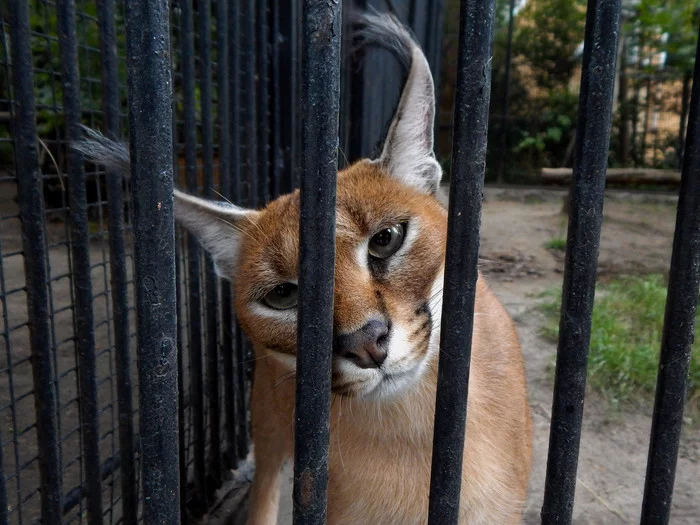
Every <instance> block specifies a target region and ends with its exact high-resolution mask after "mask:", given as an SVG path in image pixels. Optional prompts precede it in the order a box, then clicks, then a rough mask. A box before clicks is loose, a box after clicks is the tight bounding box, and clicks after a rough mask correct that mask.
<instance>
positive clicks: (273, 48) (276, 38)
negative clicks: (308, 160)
mask: <svg viewBox="0 0 700 525" xmlns="http://www.w3.org/2000/svg"><path fill="white" fill-rule="evenodd" d="M270 33H271V34H270V57H271V60H270V83H271V85H272V90H273V93H274V94H273V96H272V97H271V102H272V111H271V112H270V128H271V137H272V138H271V142H270V149H271V155H270V160H271V165H270V198H271V199H276V198H277V197H279V195H280V183H281V181H280V178H281V176H282V169H283V166H284V159H283V157H282V144H281V133H280V131H281V130H280V123H281V113H282V107H281V106H280V98H281V97H280V96H281V94H282V84H281V83H280V6H279V3H278V2H275V1H274V0H273V1H271V2H270Z"/></svg>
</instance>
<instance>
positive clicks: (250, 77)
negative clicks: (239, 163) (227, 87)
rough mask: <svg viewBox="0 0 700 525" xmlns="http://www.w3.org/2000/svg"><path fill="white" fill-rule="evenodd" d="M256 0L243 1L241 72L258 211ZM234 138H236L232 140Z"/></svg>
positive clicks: (251, 190) (251, 200) (251, 188)
mask: <svg viewBox="0 0 700 525" xmlns="http://www.w3.org/2000/svg"><path fill="white" fill-rule="evenodd" d="M255 7H256V0H243V1H242V2H241V12H240V18H239V19H240V20H242V22H243V23H242V24H241V37H242V38H241V40H240V41H239V42H240V43H243V44H244V46H243V49H244V50H243V52H242V56H243V60H242V61H241V70H242V74H243V86H241V87H242V89H243V92H244V93H245V99H244V102H243V107H244V108H245V113H244V115H245V118H244V122H245V123H246V127H247V128H248V129H247V132H246V133H245V136H246V139H247V140H246V141H245V145H246V159H245V161H246V167H247V173H246V180H247V181H248V192H247V195H248V198H247V200H246V204H247V205H248V206H250V207H251V208H256V207H257V205H258V177H257V175H258V162H257V156H258V154H259V153H258V140H257V133H258V131H257V129H258V128H257V126H258V124H259V123H258V114H257V93H256V89H257V85H256V82H255V71H256V68H255V66H256V62H255V50H256V40H257V35H256V31H255V29H256V28H255V19H256V9H255ZM232 138H233V137H232Z"/></svg>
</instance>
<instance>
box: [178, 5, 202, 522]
mask: <svg viewBox="0 0 700 525" xmlns="http://www.w3.org/2000/svg"><path fill="white" fill-rule="evenodd" d="M180 9H181V15H180V16H181V18H180V22H181V25H180V34H179V38H180V45H181V50H180V62H181V65H182V70H181V72H182V95H183V109H184V115H183V117H184V118H183V120H184V130H183V131H184V135H185V177H186V180H187V189H188V190H189V191H190V192H191V193H193V194H196V193H197V192H198V183H197V120H196V113H195V103H196V102H195V93H194V91H195V69H194V14H193V9H192V0H181V2H180ZM200 264H201V255H200V253H199V242H198V241H197V239H196V238H195V236H194V235H187V281H188V293H189V323H188V325H187V330H188V332H189V342H190V345H189V351H188V353H189V358H190V403H191V404H192V432H193V437H194V443H193V445H192V447H193V450H194V496H193V498H192V499H193V500H194V504H195V505H201V506H202V508H204V507H206V501H207V497H206V494H207V488H206V460H205V446H206V432H205V428H204V381H203V375H204V370H203V366H202V359H203V356H202V292H201V282H200V276H201V267H200ZM198 510H199V509H198Z"/></svg>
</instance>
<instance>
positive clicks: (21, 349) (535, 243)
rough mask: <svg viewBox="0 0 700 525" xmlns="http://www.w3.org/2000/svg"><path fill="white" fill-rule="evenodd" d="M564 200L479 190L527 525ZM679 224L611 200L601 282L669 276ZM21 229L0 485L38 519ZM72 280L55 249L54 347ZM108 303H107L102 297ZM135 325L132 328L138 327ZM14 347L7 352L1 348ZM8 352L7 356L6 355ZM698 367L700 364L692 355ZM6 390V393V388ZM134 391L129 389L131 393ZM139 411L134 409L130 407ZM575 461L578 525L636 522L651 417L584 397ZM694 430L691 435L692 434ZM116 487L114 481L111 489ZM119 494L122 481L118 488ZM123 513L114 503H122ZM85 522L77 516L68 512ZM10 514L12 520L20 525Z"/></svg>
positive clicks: (98, 288) (105, 406)
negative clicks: (511, 375) (514, 381)
mask: <svg viewBox="0 0 700 525" xmlns="http://www.w3.org/2000/svg"><path fill="white" fill-rule="evenodd" d="M12 197H13V195H12V193H11V192H9V191H6V189H5V188H4V187H2V188H0V212H2V215H3V216H8V215H12V214H13V213H14V211H16V206H15V204H14V203H13V201H12ZM563 197H564V193H563V192H562V191H556V190H541V189H538V190H496V189H488V190H487V191H486V201H485V203H484V208H483V227H482V241H481V254H482V257H483V258H484V259H485V260H484V262H483V264H482V271H483V272H484V274H485V275H486V278H487V280H488V281H489V283H490V284H491V286H492V288H493V289H494V291H495V292H496V293H497V295H498V296H499V297H500V298H501V300H502V301H503V302H504V304H505V305H506V307H507V308H508V310H509V311H510V313H511V314H512V316H513V317H514V319H515V321H516V323H517V326H518V329H519V333H520V338H521V341H522V345H523V351H524V354H525V360H526V363H527V372H528V380H529V396H530V402H531V407H532V413H533V420H534V431H535V436H534V439H535V441H534V469H533V473H532V478H531V482H530V496H529V501H528V507H527V511H526V516H525V523H526V524H527V525H531V524H532V525H534V524H536V523H539V509H540V507H541V504H542V495H543V490H544V476H545V468H546V454H547V445H548V431H549V418H550V410H551V398H552V381H551V372H550V370H549V369H550V365H551V363H552V361H553V356H554V352H555V345H554V344H552V343H551V342H549V341H546V340H543V339H542V338H541V337H540V336H539V335H538V334H539V330H540V328H541V326H542V324H543V322H544V320H543V318H542V315H541V314H540V313H539V312H538V310H537V308H536V304H537V301H538V299H537V298H536V297H535V296H536V295H537V294H538V293H539V292H541V291H544V290H547V289H550V288H552V287H555V286H560V285H561V279H562V273H561V271H562V267H563V261H562V258H561V256H560V255H559V254H557V253H554V252H552V251H550V250H548V249H546V248H545V247H544V245H545V243H546V242H547V241H550V240H552V239H554V238H562V237H565V235H566V222H565V219H564V218H563V216H562V215H561V214H560V213H559V212H560V209H561V206H562V200H563ZM674 220H675V199H673V198H672V197H663V196H651V195H646V194H629V193H622V192H608V194H607V195H606V205H605V217H604V224H603V235H602V242H601V255H600V270H599V274H600V276H601V278H606V277H607V276H610V275H615V274H620V273H626V272H627V273H640V272H648V271H654V272H666V271H667V270H668V266H669V262H670V253H671V243H672V238H673V226H674ZM18 232H19V230H18V221H17V220H16V219H2V220H0V249H1V250H2V271H3V272H4V280H5V284H6V289H5V300H4V301H0V313H1V314H2V316H3V319H4V323H5V329H7V328H8V327H15V326H18V325H19V326H18V327H17V329H15V330H11V331H10V333H9V335H8V336H7V338H0V425H1V426H0V434H1V435H2V440H1V442H2V443H3V445H2V451H3V456H4V465H5V472H6V474H10V473H11V472H13V471H14V470H15V469H16V468H17V467H18V466H19V467H21V468H20V470H21V472H22V474H21V476H20V478H21V490H20V491H18V490H17V488H18V487H17V478H12V479H9V480H8V481H7V490H8V499H9V503H10V505H13V504H16V501H17V499H18V498H19V499H22V500H25V502H24V503H23V507H24V517H23V519H24V520H28V521H33V519H35V518H37V517H38V506H39V498H38V495H37V494H34V495H32V492H33V491H34V489H35V488H36V485H37V476H36V460H35V459H34V460H33V458H35V455H36V440H35V437H34V429H33V428H32V427H31V422H32V420H33V410H34V401H33V398H32V395H31V388H32V376H31V367H30V366H29V363H28V361H26V358H27V357H28V356H29V344H28V330H27V328H26V327H22V326H21V325H22V323H23V322H24V321H26V315H27V314H26V299H25V297H24V293H23V292H22V291H21V290H19V291H17V292H14V293H11V292H12V289H14V288H20V287H22V286H23V285H24V268H23V262H22V257H21V255H9V254H11V253H12V252H14V251H15V250H19V248H20V245H21V239H20V237H19V235H18ZM63 232H64V230H63V225H62V224H60V223H55V224H51V225H50V227H49V233H50V237H51V239H50V241H60V240H62V238H63ZM105 249H106V246H105V245H104V244H103V241H102V240H100V239H99V238H97V239H95V240H94V241H93V246H92V249H91V253H92V260H93V262H102V261H103V260H108V256H107V255H106V254H107V253H108V252H106V251H105ZM108 268H109V265H108V263H107V262H105V263H103V264H102V265H99V266H97V267H96V268H95V269H94V271H93V292H94V293H96V294H98V297H97V299H96V303H95V309H96V310H95V311H96V314H95V316H96V320H95V322H96V325H98V328H97V330H96V346H97V348H98V351H99V352H100V355H99V357H98V376H99V390H98V397H99V404H100V411H101V413H100V430H101V432H100V433H101V435H102V436H104V439H103V442H102V445H103V447H102V450H101V457H102V458H103V460H104V459H105V458H107V457H109V456H110V455H111V453H113V451H114V447H115V446H116V445H115V443H114V436H115V433H114V432H113V431H112V429H113V428H114V427H113V425H114V423H115V417H116V413H115V412H116V410H115V407H116V399H115V385H114V384H113V383H112V381H111V380H110V379H108V378H109V377H110V376H112V375H113V374H114V369H113V355H112V354H111V352H110V351H109V348H110V347H111V346H112V343H111V339H112V334H110V332H109V325H108V324H104V323H103V321H104V320H105V319H108V318H109V315H110V308H111V307H110V305H109V304H108V301H107V300H106V297H107V296H106V294H104V292H105V290H106V289H107V288H108V279H109V274H108ZM68 270H69V267H68V260H67V256H66V250H65V248H64V247H61V246H55V247H54V248H52V249H51V271H52V276H54V277H57V278H58V279H57V280H56V281H55V282H54V283H52V294H53V304H54V310H55V311H56V312H59V313H56V322H55V324H54V332H55V334H56V342H57V343H58V342H60V341H62V340H64V339H67V338H70V337H71V336H72V335H73V334H72V322H71V318H70V315H69V314H70V312H69V311H65V312H63V313H60V310H61V308H62V307H65V306H66V305H68V304H70V282H69V280H68V279H67V278H60V276H61V275H63V274H65V273H67V272H68ZM100 294H104V296H102V295H100ZM131 326H132V327H133V326H134V325H133V320H132V324H131ZM8 343H9V347H8ZM58 347H59V351H58V352H57V367H58V370H59V371H60V372H61V373H62V374H63V377H62V379H61V381H60V384H59V387H60V388H59V391H60V396H61V402H62V416H61V432H62V436H63V439H64V445H63V451H64V458H63V461H64V465H67V466H66V472H65V474H64V489H65V490H66V491H68V490H70V489H71V488H73V487H74V486H75V485H77V483H78V482H79V463H78V462H76V461H75V458H76V456H77V455H78V451H79V440H78V434H77V433H76V432H74V430H75V428H76V423H77V410H78V407H77V404H76V403H75V402H72V401H71V400H72V399H73V398H74V396H75V372H74V368H75V356H74V352H73V348H72V344H71V343H70V342H66V343H63V344H59V345H58ZM6 350H9V352H8V351H6ZM8 358H9V359H12V374H11V375H10V373H8V364H9V362H8ZM696 358H697V356H696ZM10 380H11V383H10ZM10 387H12V389H13V392H12V393H13V394H14V397H15V399H19V401H17V403H16V405H15V406H14V408H15V410H14V411H13V410H12V409H11V408H10V407H9V406H8V405H9V402H10V394H11V392H10ZM134 388H135V389H136V385H134ZM134 403H136V399H135V400H134ZM584 418H585V419H584V428H583V435H582V440H581V455H580V462H579V468H578V486H577V491H576V505H575V510H574V523H575V524H576V525H584V524H591V525H593V524H596V525H597V524H610V525H617V524H623V523H638V521H639V513H640V507H641V498H642V489H643V483H644V472H645V466H646V456H647V444H648V435H649V429H650V423H651V406H648V407H643V408H639V409H635V410H629V411H626V412H622V413H616V414H613V413H610V411H609V410H607V409H606V406H605V404H604V402H603V401H602V400H601V399H600V398H599V397H598V396H596V395H595V393H590V394H589V395H588V396H587V399H586V409H585V415H584ZM696 429H697V427H696ZM697 435H698V432H697V431H695V432H692V431H691V432H686V435H685V436H684V440H683V444H682V451H681V458H680V460H679V463H678V470H677V476H676V490H675V493H674V498H673V513H672V518H671V523H673V524H674V525H675V524H679V525H682V524H691V523H692V524H696V523H698V519H699V517H700V496H698V492H697V486H698V483H699V482H700V463H699V460H700V443H699V442H700V438H698V437H697ZM290 479H291V477H290V475H289V469H286V471H285V484H284V487H283V493H284V500H283V508H282V509H281V511H282V512H281V515H280V520H279V523H280V524H288V523H291V505H290V503H291V502H290V493H291V483H290ZM117 480H118V476H117V477H115V478H110V479H109V480H108V481H107V485H109V484H110V482H115V481H117ZM117 486H118V482H117ZM113 497H114V492H112V491H110V490H109V489H108V490H107V491H106V493H105V507H108V506H109V503H110V499H111V498H113ZM117 507H118V504H117ZM75 511H76V513H77V514H79V513H80V509H79V508H76V509H75ZM16 516H17V514H16V513H13V514H12V515H11V523H16V522H17V518H16Z"/></svg>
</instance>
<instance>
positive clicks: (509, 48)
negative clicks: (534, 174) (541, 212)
mask: <svg viewBox="0 0 700 525" xmlns="http://www.w3.org/2000/svg"><path fill="white" fill-rule="evenodd" d="M508 1H509V3H508V36H507V40H506V63H505V66H504V67H505V72H504V74H503V98H502V99H501V127H500V130H499V132H500V134H501V137H500V138H501V144H500V149H499V151H500V153H499V155H498V172H497V182H498V184H503V177H504V175H505V169H506V151H507V149H508V129H507V126H508V109H509V107H508V103H509V102H510V68H511V62H512V59H511V57H512V55H513V22H514V21H515V0H508Z"/></svg>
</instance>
